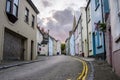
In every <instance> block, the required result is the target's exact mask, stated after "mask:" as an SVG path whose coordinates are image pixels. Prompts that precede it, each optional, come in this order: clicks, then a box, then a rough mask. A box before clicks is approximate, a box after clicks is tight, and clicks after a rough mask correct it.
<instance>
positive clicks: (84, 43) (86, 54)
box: [80, 7, 88, 57]
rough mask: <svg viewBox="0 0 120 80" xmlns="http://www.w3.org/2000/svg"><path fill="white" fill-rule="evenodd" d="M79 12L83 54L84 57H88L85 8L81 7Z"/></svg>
mask: <svg viewBox="0 0 120 80" xmlns="http://www.w3.org/2000/svg"><path fill="white" fill-rule="evenodd" d="M80 11H81V26H82V44H83V53H84V56H85V57H88V40H87V27H86V12H85V7H81V8H80Z"/></svg>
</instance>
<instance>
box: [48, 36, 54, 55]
mask: <svg viewBox="0 0 120 80" xmlns="http://www.w3.org/2000/svg"><path fill="white" fill-rule="evenodd" d="M53 46H54V45H53V38H52V37H51V36H49V43H48V47H49V49H48V53H49V56H52V55H53V49H54V47H53Z"/></svg>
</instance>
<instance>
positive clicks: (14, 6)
mask: <svg viewBox="0 0 120 80" xmlns="http://www.w3.org/2000/svg"><path fill="white" fill-rule="evenodd" d="M13 15H14V16H17V15H18V0H14V2H13Z"/></svg>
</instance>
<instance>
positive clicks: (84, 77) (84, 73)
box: [73, 58, 88, 80]
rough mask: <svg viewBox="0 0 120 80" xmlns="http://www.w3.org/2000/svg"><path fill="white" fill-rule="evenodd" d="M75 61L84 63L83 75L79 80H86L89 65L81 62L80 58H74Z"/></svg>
mask: <svg viewBox="0 0 120 80" xmlns="http://www.w3.org/2000/svg"><path fill="white" fill-rule="evenodd" d="M73 59H75V60H77V61H80V62H82V65H83V70H82V73H81V74H80V75H79V77H78V78H77V80H85V79H86V77H87V74H88V65H87V63H86V62H85V61H83V60H81V59H78V58H73Z"/></svg>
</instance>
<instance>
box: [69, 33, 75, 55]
mask: <svg viewBox="0 0 120 80" xmlns="http://www.w3.org/2000/svg"><path fill="white" fill-rule="evenodd" d="M69 45H70V52H69V54H70V55H72V56H74V55H75V36H74V34H73V33H72V34H71V36H70V42H69Z"/></svg>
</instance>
